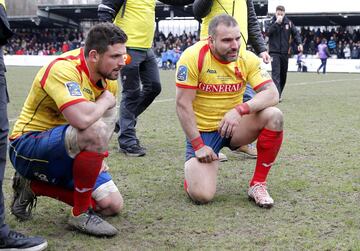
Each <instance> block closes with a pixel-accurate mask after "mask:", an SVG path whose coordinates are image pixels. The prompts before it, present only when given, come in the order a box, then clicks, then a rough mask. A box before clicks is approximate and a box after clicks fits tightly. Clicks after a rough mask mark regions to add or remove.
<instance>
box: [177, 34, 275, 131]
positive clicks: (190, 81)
mask: <svg viewBox="0 0 360 251" xmlns="http://www.w3.org/2000/svg"><path fill="white" fill-rule="evenodd" d="M206 47H208V44H207V41H200V42H197V43H196V44H194V45H193V46H191V47H189V48H188V49H186V50H185V51H184V53H183V54H182V56H181V57H180V60H179V61H178V63H177V69H176V86H177V87H178V88H190V89H196V97H195V100H194V101H193V109H194V112H195V117H196V123H197V126H198V129H199V130H200V131H204V132H211V131H216V130H217V129H218V126H219V123H220V121H221V119H222V118H223V117H224V115H225V113H226V112H227V111H229V110H230V109H232V108H234V107H235V106H236V105H238V104H241V103H242V100H243V94H244V92H245V88H246V83H250V85H251V86H252V87H253V89H254V90H257V89H258V88H260V87H261V86H263V85H264V84H266V83H268V82H270V81H271V77H270V75H269V74H268V72H267V71H266V70H265V69H262V68H261V64H260V60H259V58H258V57H257V56H256V55H255V54H253V53H252V52H250V51H244V52H243V53H240V56H239V58H238V60H237V61H235V62H230V63H224V62H220V61H219V60H218V59H216V58H215V57H214V56H213V55H212V53H211V51H210V50H204V48H206ZM204 51H206V52H205V53H204V54H202V52H204ZM200 65H202V67H200Z"/></svg>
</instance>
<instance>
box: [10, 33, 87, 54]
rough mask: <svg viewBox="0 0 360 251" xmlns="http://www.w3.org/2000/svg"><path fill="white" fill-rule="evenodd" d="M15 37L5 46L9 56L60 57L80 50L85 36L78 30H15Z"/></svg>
mask: <svg viewBox="0 0 360 251" xmlns="http://www.w3.org/2000/svg"><path fill="white" fill-rule="evenodd" d="M14 32H15V35H14V36H13V37H12V38H11V39H10V41H9V43H8V44H7V45H6V46H4V54H5V55H6V54H9V55H59V54H61V53H63V52H66V51H69V50H72V49H75V48H78V47H80V46H81V44H82V42H83V41H84V34H83V33H82V32H80V31H78V30H76V29H14Z"/></svg>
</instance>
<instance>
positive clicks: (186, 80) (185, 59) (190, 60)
mask: <svg viewBox="0 0 360 251" xmlns="http://www.w3.org/2000/svg"><path fill="white" fill-rule="evenodd" d="M197 55H198V53H196V51H194V48H193V47H189V48H188V49H187V50H185V51H184V52H183V54H182V55H181V57H180V59H179V61H178V62H177V64H176V65H177V66H176V74H175V78H176V79H175V81H176V86H177V87H179V88H189V89H197V86H198V79H199V70H198V68H197V59H198V56H197Z"/></svg>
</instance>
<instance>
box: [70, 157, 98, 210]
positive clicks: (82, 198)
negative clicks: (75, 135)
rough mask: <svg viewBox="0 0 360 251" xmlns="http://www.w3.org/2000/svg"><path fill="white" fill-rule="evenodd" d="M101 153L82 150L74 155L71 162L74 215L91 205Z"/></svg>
mask: <svg viewBox="0 0 360 251" xmlns="http://www.w3.org/2000/svg"><path fill="white" fill-rule="evenodd" d="M104 157H105V155H104V154H103V153H97V152H88V151H83V152H80V153H79V154H78V155H76V157H75V160H74V164H73V177H74V208H73V214H74V215H75V216H77V215H80V214H81V213H83V212H85V211H86V210H88V208H89V207H91V206H92V202H91V193H92V191H93V187H94V185H95V182H96V178H97V177H98V175H99V171H100V169H101V165H102V161H103V159H104Z"/></svg>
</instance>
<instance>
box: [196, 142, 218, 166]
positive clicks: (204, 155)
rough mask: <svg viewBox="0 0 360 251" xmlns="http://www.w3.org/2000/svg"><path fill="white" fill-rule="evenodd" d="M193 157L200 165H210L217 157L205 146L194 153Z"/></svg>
mask: <svg viewBox="0 0 360 251" xmlns="http://www.w3.org/2000/svg"><path fill="white" fill-rule="evenodd" d="M195 157H196V158H197V159H198V160H199V162H201V163H211V162H213V161H214V160H218V159H219V158H218V156H217V155H216V153H215V152H214V150H213V149H212V148H211V147H210V146H207V145H204V146H203V147H201V148H200V149H198V150H196V151H195Z"/></svg>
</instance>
